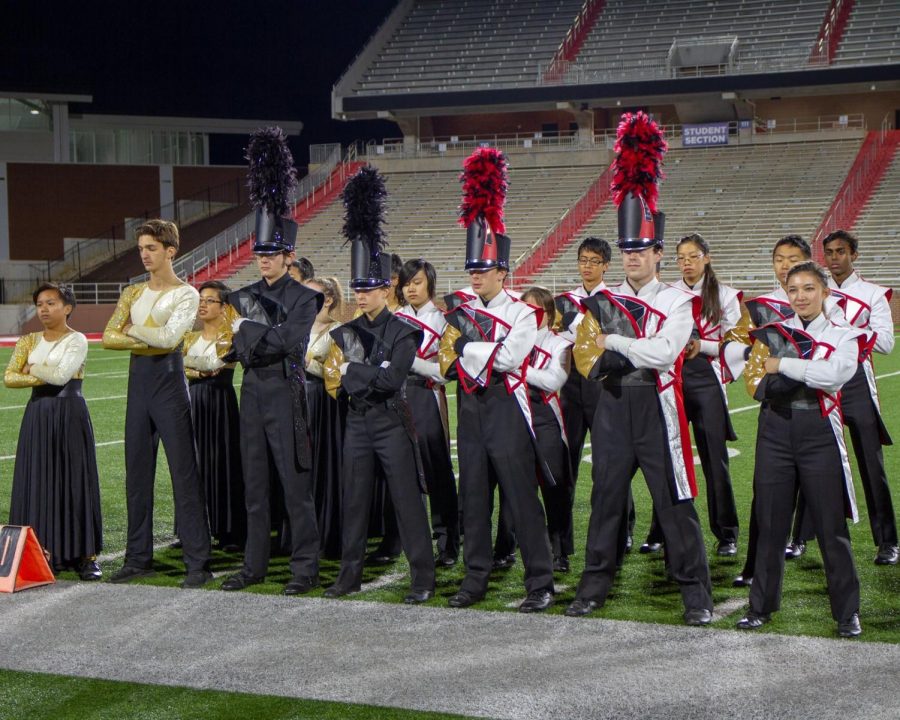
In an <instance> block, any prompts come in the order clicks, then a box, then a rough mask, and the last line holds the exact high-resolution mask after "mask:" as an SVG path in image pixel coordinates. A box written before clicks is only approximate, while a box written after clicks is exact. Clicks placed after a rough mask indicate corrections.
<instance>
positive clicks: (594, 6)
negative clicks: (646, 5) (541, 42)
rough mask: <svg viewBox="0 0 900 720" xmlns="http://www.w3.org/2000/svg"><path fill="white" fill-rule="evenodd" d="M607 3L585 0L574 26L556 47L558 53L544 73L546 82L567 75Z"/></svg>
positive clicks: (599, 0)
mask: <svg viewBox="0 0 900 720" xmlns="http://www.w3.org/2000/svg"><path fill="white" fill-rule="evenodd" d="M605 4H606V0H584V5H582V6H581V10H579V12H578V15H576V16H575V21H574V22H573V23H572V27H570V28H569V31H568V32H567V33H566V36H565V38H563V41H562V42H561V43H560V45H559V47H558V48H557V49H556V54H555V55H554V56H553V59H552V60H551V61H550V65H549V67H548V68H547V71H546V72H545V73H544V82H554V81H557V80H560V79H562V78H563V77H564V76H565V74H566V70H567V69H568V66H569V64H570V63H572V62H573V61H574V60H575V58H577V57H578V53H579V52H580V51H581V46H582V45H584V41H585V40H586V39H587V37H588V35H590V33H591V30H593V28H594V24H595V23H596V22H597V18H599V17H600V14H601V13H602V12H603V6H604V5H605Z"/></svg>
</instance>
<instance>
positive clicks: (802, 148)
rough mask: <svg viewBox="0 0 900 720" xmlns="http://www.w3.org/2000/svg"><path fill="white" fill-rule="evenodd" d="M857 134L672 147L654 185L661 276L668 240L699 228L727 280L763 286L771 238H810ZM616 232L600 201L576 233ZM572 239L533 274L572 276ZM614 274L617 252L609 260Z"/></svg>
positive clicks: (611, 235) (545, 279)
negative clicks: (661, 230)
mask: <svg viewBox="0 0 900 720" xmlns="http://www.w3.org/2000/svg"><path fill="white" fill-rule="evenodd" d="M860 144H861V143H860V140H858V139H854V140H837V141H822V142H787V143H773V144H767V145H756V146H752V147H722V148H705V149H700V150H677V149H676V150H671V151H669V153H668V156H667V158H666V175H667V179H666V180H665V182H664V183H663V186H662V188H661V190H660V197H661V200H660V207H661V209H662V210H663V211H664V212H665V213H666V239H667V247H668V248H669V251H668V252H667V253H666V259H665V261H664V263H663V268H662V278H663V279H664V280H674V279H677V277H678V273H677V268H676V266H675V264H674V262H673V255H674V253H673V252H672V250H671V249H672V247H673V245H674V241H676V240H677V239H678V237H680V236H681V235H686V234H688V233H691V232H699V233H700V234H701V235H703V236H704V237H705V238H706V239H707V240H708V241H709V243H710V245H711V246H712V250H713V257H714V259H715V266H716V272H717V273H718V274H719V276H720V277H721V278H722V279H723V280H724V281H725V282H727V283H729V284H730V285H734V286H735V287H738V288H742V289H746V290H756V291H758V290H763V289H769V288H770V287H771V285H772V282H773V277H772V273H771V265H770V258H769V252H770V249H771V246H772V244H773V243H774V241H775V240H776V239H778V238H779V237H781V236H783V235H787V234H789V233H797V234H799V235H802V236H803V237H805V238H807V239H809V238H810V237H811V235H812V233H813V232H814V231H815V229H816V227H817V226H818V224H819V221H820V220H821V218H822V215H823V214H824V213H825V212H826V210H828V207H829V204H830V203H831V200H832V198H833V197H834V194H835V193H836V192H837V190H838V188H839V187H840V186H841V183H842V181H843V179H844V177H845V175H846V173H847V171H848V170H849V168H850V166H851V165H852V163H853V159H854V157H855V156H856V153H857V151H858V150H859V147H860ZM587 235H597V236H600V237H603V238H606V239H608V240H610V241H614V240H615V238H616V213H615V208H614V207H613V206H612V205H611V204H608V205H606V206H605V207H604V208H603V209H602V210H601V212H600V213H599V214H598V215H597V217H596V218H595V219H594V220H593V221H592V222H590V223H588V224H587V225H586V226H585V227H584V228H583V230H582V231H581V233H579V237H585V236H587ZM576 259H577V242H573V243H572V244H571V245H570V246H569V248H568V249H567V250H566V251H565V252H563V253H562V254H561V255H560V256H559V257H558V258H557V259H556V260H555V261H554V262H553V263H551V264H550V265H549V266H548V267H547V268H546V269H545V270H544V272H542V273H541V275H540V276H539V277H538V278H537V281H538V282H540V283H542V284H546V285H552V286H558V287H565V286H567V285H572V284H576V283H577V282H578V272H577V264H576ZM609 277H610V279H611V280H615V279H616V278H619V281H621V270H620V264H619V262H618V258H614V259H613V263H612V264H611V265H610V275H609Z"/></svg>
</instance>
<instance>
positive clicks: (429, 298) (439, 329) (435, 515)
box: [396, 259, 459, 567]
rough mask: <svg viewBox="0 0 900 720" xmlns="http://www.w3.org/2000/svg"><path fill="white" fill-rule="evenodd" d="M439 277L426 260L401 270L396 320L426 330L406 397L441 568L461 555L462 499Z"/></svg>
mask: <svg viewBox="0 0 900 720" xmlns="http://www.w3.org/2000/svg"><path fill="white" fill-rule="evenodd" d="M436 283H437V274H436V273H435V270H434V266H433V265H432V264H431V263H430V262H428V261H427V260H421V259H420V260H408V261H407V262H406V263H405V264H404V265H403V267H402V268H401V270H400V278H399V283H398V285H397V294H398V299H400V298H402V299H403V301H404V304H403V305H402V306H401V307H400V308H399V309H398V310H397V312H396V315H397V317H399V318H401V319H402V320H406V321H407V322H409V323H410V324H411V325H413V326H414V327H416V328H418V329H419V330H421V331H422V344H421V345H420V346H419V350H418V352H417V353H416V359H415V360H414V361H413V366H412V372H411V373H410V375H409V377H408V378H407V379H406V396H407V400H408V401H409V407H410V411H411V412H412V416H413V420H414V422H415V424H416V434H417V435H418V438H419V452H420V454H421V456H422V468H423V470H424V472H425V484H426V486H427V487H428V496H429V500H430V505H431V527H432V532H433V534H434V537H435V540H436V541H437V551H438V554H437V558H436V559H435V561H436V562H437V564H438V565H440V566H442V567H452V566H453V565H455V564H456V560H457V557H458V556H459V501H458V498H457V493H456V477H455V475H454V474H453V462H452V460H451V459H450V432H449V427H448V418H447V395H446V392H445V390H444V386H445V385H446V383H447V379H446V378H445V377H444V376H443V375H441V369H440V364H439V363H438V348H439V346H440V342H441V335H443V333H444V329H445V328H446V327H447V321H446V320H444V313H442V312H441V311H440V310H438V309H437V308H436V307H435V306H434V291H435V285H436Z"/></svg>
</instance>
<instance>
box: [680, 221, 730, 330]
mask: <svg viewBox="0 0 900 720" xmlns="http://www.w3.org/2000/svg"><path fill="white" fill-rule="evenodd" d="M685 243H692V244H694V245H696V246H697V247H698V248H700V249H701V250H702V251H703V254H704V255H706V256H707V257H708V256H709V243H707V242H706V240H704V239H703V236H702V235H701V234H700V233H691V234H690V235H685V236H684V237H683V238H681V240H679V241H678V244H677V245H676V246H675V252H678V248H680V247H681V246H682V245H684V244H685ZM700 311H701V312H702V313H703V317H705V318H706V320H707V322H710V323H713V324H716V323H718V322H719V321H720V320H721V319H722V301H721V299H720V298H719V278H717V277H716V271H715V270H713V266H712V262H708V263H706V267H704V268H703V291H702V292H701V293H700Z"/></svg>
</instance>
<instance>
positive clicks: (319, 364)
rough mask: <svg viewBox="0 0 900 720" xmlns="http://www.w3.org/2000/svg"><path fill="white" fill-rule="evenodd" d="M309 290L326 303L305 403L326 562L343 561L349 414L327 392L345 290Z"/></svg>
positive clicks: (313, 341)
mask: <svg viewBox="0 0 900 720" xmlns="http://www.w3.org/2000/svg"><path fill="white" fill-rule="evenodd" d="M306 285H307V287H309V288H310V289H311V290H315V291H316V292H320V293H322V295H323V296H324V297H325V302H324V303H323V305H322V308H321V310H319V314H318V315H316V320H315V322H314V323H313V326H312V331H311V333H310V336H309V348H308V349H307V351H306V399H307V402H308V404H309V434H310V440H311V441H312V475H313V488H314V494H315V499H316V517H317V519H318V526H319V543H320V552H321V555H322V556H323V557H326V558H332V559H337V558H340V556H341V453H342V451H343V447H344V442H343V438H344V420H343V416H344V413H345V410H346V408H343V407H341V404H340V403H338V401H337V400H335V399H334V398H333V397H331V396H330V395H329V394H328V393H327V391H326V390H325V361H326V360H327V359H328V354H329V353H330V352H331V346H332V345H333V344H334V340H333V339H332V337H331V331H332V330H334V329H335V328H338V327H340V325H341V324H340V322H338V321H337V320H335V319H334V315H336V314H337V313H339V312H340V310H341V287H340V284H339V283H338V281H337V279H336V278H327V277H321V278H320V277H314V278H312V279H310V280H308V281H307V283H306Z"/></svg>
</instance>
